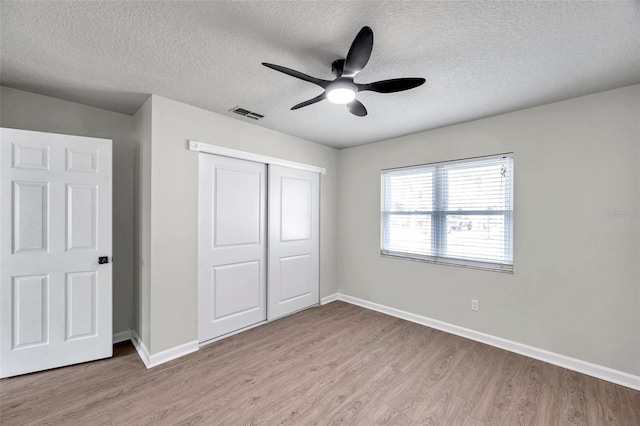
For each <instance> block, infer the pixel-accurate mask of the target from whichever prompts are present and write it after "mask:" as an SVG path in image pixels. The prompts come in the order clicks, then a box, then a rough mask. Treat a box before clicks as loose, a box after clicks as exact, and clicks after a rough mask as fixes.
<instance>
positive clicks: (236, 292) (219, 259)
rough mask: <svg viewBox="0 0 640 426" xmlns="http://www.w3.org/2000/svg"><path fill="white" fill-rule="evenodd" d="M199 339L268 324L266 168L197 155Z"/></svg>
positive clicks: (243, 161)
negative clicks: (198, 167) (198, 174)
mask: <svg viewBox="0 0 640 426" xmlns="http://www.w3.org/2000/svg"><path fill="white" fill-rule="evenodd" d="M199 173H200V184H199V199H198V208H199V214H198V217H199V219H198V220H199V223H198V234H199V237H198V243H199V247H198V257H199V259H198V292H199V293H198V309H199V312H198V316H199V320H198V338H199V341H200V342H206V341H208V340H211V339H214V338H217V337H220V336H223V335H225V334H227V333H231V332H233V331H236V330H239V329H242V328H244V327H248V326H250V325H253V324H256V323H258V322H261V321H265V320H266V317H267V316H266V312H267V309H266V249H267V243H266V195H265V193H266V166H265V165H264V164H260V163H254V162H251V161H245V160H238V159H232V158H227V157H219V156H215V155H208V154H200V169H199Z"/></svg>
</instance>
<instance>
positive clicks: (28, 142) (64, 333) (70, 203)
mask: <svg viewBox="0 0 640 426" xmlns="http://www.w3.org/2000/svg"><path fill="white" fill-rule="evenodd" d="M0 132H1V133H0V137H1V141H2V143H1V144H0V194H2V196H0V219H1V226H0V328H1V330H0V331H1V333H0V377H8V376H13V375H17V374H23V373H29V372H32V371H38V370H44V369H48V368H55V367H60V366H63V365H69V364H74V363H79V362H85V361H90V360H94V359H99V358H105V357H109V356H111V354H112V339H113V337H112V331H111V315H112V309H111V305H112V300H111V273H112V271H111V268H112V266H111V264H110V263H109V264H104V265H98V257H99V256H108V257H110V256H111V244H112V242H111V168H112V167H111V141H109V140H104V139H95V138H86V137H79V136H68V135H59V134H52V133H41V132H30V131H24V130H15V129H1V130H0Z"/></svg>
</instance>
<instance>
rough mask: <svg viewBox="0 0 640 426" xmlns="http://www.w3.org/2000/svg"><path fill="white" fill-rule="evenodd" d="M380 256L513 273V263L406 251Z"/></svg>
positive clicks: (381, 254)
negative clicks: (433, 255)
mask: <svg viewBox="0 0 640 426" xmlns="http://www.w3.org/2000/svg"><path fill="white" fill-rule="evenodd" d="M380 256H382V257H386V258H389V259H398V260H409V261H413V262H424V263H433V264H436V265H446V266H457V267H460V268H469V269H480V270H483V271H491V272H501V273H506V274H513V265H503V264H500V263H489V262H478V261H473V260H461V259H448V258H441V257H432V256H421V255H417V254H412V255H407V254H404V253H397V252H390V251H384V250H383V251H381V252H380Z"/></svg>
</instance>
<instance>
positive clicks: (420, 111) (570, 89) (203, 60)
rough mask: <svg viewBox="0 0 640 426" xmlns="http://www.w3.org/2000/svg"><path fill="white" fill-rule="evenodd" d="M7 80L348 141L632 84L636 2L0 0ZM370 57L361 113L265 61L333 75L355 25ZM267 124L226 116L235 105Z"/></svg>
mask: <svg viewBox="0 0 640 426" xmlns="http://www.w3.org/2000/svg"><path fill="white" fill-rule="evenodd" d="M0 13H1V22H0V24H1V29H0V37H1V39H0V48H1V50H0V53H1V56H0V61H1V68H0V72H1V74H0V83H1V84H2V85H5V86H9V87H14V88H17V89H23V90H27V91H31V92H36V93H41V94H44V95H49V96H54V97H58V98H62V99H67V100H71V101H75V102H80V103H84V104H88V105H93V106H97V107H100V108H105V109H109V110H113V111H119V112H123V113H127V114H133V113H135V111H136V110H137V109H138V107H139V106H140V105H141V104H142V103H143V102H144V101H145V99H146V97H147V95H148V94H150V93H153V94H157V95H160V96H164V97H167V98H170V99H174V100H178V101H181V102H185V103H187V104H191V105H195V106H198V107H201V108H204V109H207V110H210V111H215V112H218V113H221V114H225V115H228V116H233V117H234V118H237V119H239V120H245V121H248V122H251V123H255V124H257V125H259V126H264V127H267V128H271V129H275V130H278V131H281V132H284V133H288V134H291V135H295V136H298V137H302V138H305V139H308V140H312V141H315V142H319V143H322V144H325V145H329V146H333V147H337V148H342V147H347V146H354V145H359V144H364V143H369V142H373V141H378V140H382V139H387V138H391V137H395V136H400V135H403V134H409V133H415V132H418V131H423V130H427V129H433V128H437V127H442V126H446V125H450V124H454V123H459V122H463V121H469V120H474V119H478V118H482V117H487V116H491V115H495V114H499V113H503V112H508V111H513V110H518V109H522V108H527V107H531V106H535V105H540V104H544V103H549V102H553V101H558V100H562V99H568V98H572V97H576V96H581V95H585V94H590V93H595V92H598V91H603V90H608V89H613V88H617V87H622V86H626V85H630V84H636V83H640V2H637V1H635V2H634V1H617V2H574V1H571V2H564V1H558V2H533V1H531V2H488V1H471V2H461V1H444V2H439V1H433V2H430V1H421V2H391V1H388V2H374V1H354V2H194V1H189V2H134V1H125V2H114V1H109V2H107V1H104V2H95V1H92V2H89V1H85V2H26V1H25V2H14V1H4V0H3V1H2V3H1V9H0ZM364 25H369V26H370V27H371V28H372V29H373V31H374V35H375V41H374V48H373V54H372V57H371V59H370V61H369V64H368V65H367V67H366V68H365V69H364V71H362V72H361V73H360V74H359V75H358V76H357V77H356V82H360V83H366V82H371V81H376V80H382V79H389V78H397V77H424V78H426V80H427V82H426V84H425V85H423V86H421V87H419V88H417V89H414V90H410V91H407V92H401V93H394V94H380V93H373V92H363V93H360V94H358V99H360V100H361V101H362V102H363V103H364V104H365V105H366V107H367V109H368V111H369V115H368V116H367V117H365V118H360V117H356V116H353V115H351V114H350V113H349V112H348V111H347V109H346V107H345V106H343V105H334V104H331V103H329V102H328V101H322V102H320V103H317V104H314V105H312V106H309V107H306V108H302V109H300V110H297V111H290V110H289V108H290V107H291V106H293V105H295V104H297V103H298V102H301V101H303V100H306V99H309V98H312V97H315V96H316V95H318V94H319V93H320V92H321V89H320V88H318V87H317V86H314V85H312V84H310V83H306V82H303V81H300V80H297V79H295V78H292V77H289V76H287V75H284V74H281V73H278V72H276V71H273V70H271V69H268V68H265V67H263V66H262V65H260V63H261V62H271V63H275V64H279V65H283V66H286V67H289V68H293V69H296V70H299V71H302V72H304V73H306V74H310V75H313V76H315V77H320V78H325V79H332V75H331V69H330V66H331V62H332V61H333V60H334V59H338V58H343V57H344V56H345V55H346V52H347V50H348V49H349V46H350V44H351V42H352V40H353V38H354V37H355V35H356V33H357V32H358V30H359V29H360V28H361V27H362V26H364ZM236 105H238V106H241V107H243V108H246V109H249V110H252V111H255V112H258V113H260V114H263V115H265V118H264V119H263V120H262V121H259V122H255V121H253V120H251V119H247V118H243V117H239V116H237V115H235V114H232V113H230V112H228V110H229V109H230V108H232V107H234V106H236Z"/></svg>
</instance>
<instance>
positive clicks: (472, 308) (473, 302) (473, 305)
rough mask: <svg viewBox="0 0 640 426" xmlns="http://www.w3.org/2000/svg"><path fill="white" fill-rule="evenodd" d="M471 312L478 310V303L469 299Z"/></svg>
mask: <svg viewBox="0 0 640 426" xmlns="http://www.w3.org/2000/svg"><path fill="white" fill-rule="evenodd" d="M471 310H472V311H477V310H478V301H477V300H476V299H471Z"/></svg>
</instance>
